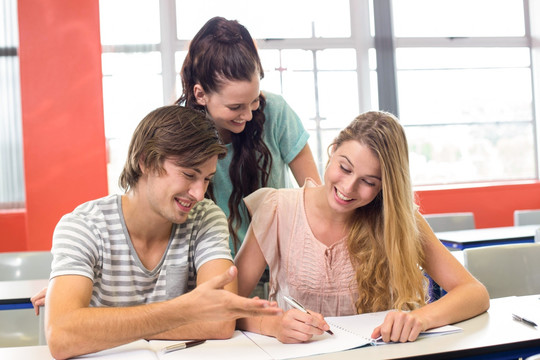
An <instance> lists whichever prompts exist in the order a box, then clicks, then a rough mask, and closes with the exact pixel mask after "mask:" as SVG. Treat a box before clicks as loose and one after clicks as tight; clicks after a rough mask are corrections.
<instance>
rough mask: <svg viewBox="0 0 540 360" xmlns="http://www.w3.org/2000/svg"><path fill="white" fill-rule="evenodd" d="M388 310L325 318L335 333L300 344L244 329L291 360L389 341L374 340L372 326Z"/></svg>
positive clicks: (449, 329) (447, 329)
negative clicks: (285, 341)
mask: <svg viewBox="0 0 540 360" xmlns="http://www.w3.org/2000/svg"><path fill="white" fill-rule="evenodd" d="M387 313H388V311H382V312H376V313H368V314H359V315H351V316H337V317H326V318H325V320H326V322H327V323H328V325H330V330H332V332H333V333H334V335H329V334H327V333H323V334H322V335H319V336H314V337H313V338H312V339H311V340H310V341H309V342H305V343H300V344H282V343H281V342H279V341H278V340H277V339H275V338H272V337H268V336H263V335H260V334H254V333H250V332H245V335H246V336H247V337H249V338H250V339H251V340H253V342H254V343H256V344H257V345H258V346H259V347H260V348H261V349H262V350H264V351H265V352H266V353H267V354H268V356H269V358H270V359H290V358H295V357H303V356H310V355H317V354H326V353H331V352H337V351H344V350H349V349H353V348H357V347H361V346H368V345H383V344H387V343H385V342H383V341H382V340H380V339H375V340H374V339H371V333H372V332H373V329H375V328H376V327H377V326H379V325H380V324H382V322H383V321H384V318H385V316H386V314H387ZM460 331H462V329H461V328H459V327H457V326H453V325H446V326H442V327H438V328H434V329H430V330H427V331H425V332H423V333H421V334H420V336H419V338H421V337H426V336H435V335H443V334H451V333H455V332H460Z"/></svg>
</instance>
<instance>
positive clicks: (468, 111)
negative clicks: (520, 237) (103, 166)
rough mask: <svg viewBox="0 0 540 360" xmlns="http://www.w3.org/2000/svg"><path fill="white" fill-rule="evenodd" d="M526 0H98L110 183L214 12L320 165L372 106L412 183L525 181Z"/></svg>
mask: <svg viewBox="0 0 540 360" xmlns="http://www.w3.org/2000/svg"><path fill="white" fill-rule="evenodd" d="M527 4H528V1H525V0H524V1H523V2H522V1H516V0H452V1H448V0H435V1H434V0H399V1H391V0H376V1H373V0H372V1H366V0H335V1H332V2H328V1H323V0H296V1H286V0H276V1H273V2H271V3H264V4H263V3H260V2H253V1H249V0H231V1H226V2H224V1H220V0H205V1H199V2H196V1H195V2H194V1H185V0H161V1H160V2H159V3H158V2H147V1H143V0H114V1H112V0H101V1H100V13H101V33H102V45H103V73H104V81H103V86H104V105H105V121H106V136H107V139H108V143H109V148H110V164H109V184H110V186H109V187H110V191H111V192H117V191H118V190H117V187H116V183H117V179H118V175H119V173H120V171H121V169H122V167H123V162H124V160H125V152H126V151H127V147H128V144H129V140H130V138H131V134H132V132H133V130H134V127H135V125H136V124H137V123H138V122H139V121H140V120H141V119H142V117H143V116H144V115H146V114H147V113H148V112H149V111H150V110H152V109H154V108H156V107H158V106H161V105H164V104H170V103H172V102H173V101H174V100H175V99H176V98H177V97H178V95H179V87H180V86H181V84H180V82H179V75H178V74H179V71H180V67H181V64H182V61H183V59H184V57H185V54H186V49H187V46H188V44H189V40H190V39H191V38H192V37H193V36H194V35H195V33H196V32H197V31H198V30H199V29H200V27H201V26H202V25H203V24H204V23H205V22H206V21H207V20H208V19H209V18H211V17H213V16H216V15H219V16H224V17H226V18H229V19H237V20H238V21H239V22H240V23H242V24H243V25H245V26H246V27H247V28H248V30H249V31H250V33H251V34H252V36H253V37H254V38H255V39H256V40H257V44H258V47H259V50H260V55H261V59H262V63H263V66H264V69H265V78H264V79H263V82H262V84H261V88H262V89H263V90H266V91H271V92H275V93H281V94H283V96H284V97H285V99H286V100H287V102H288V103H289V104H290V105H291V106H292V107H293V109H294V110H295V111H296V112H297V113H298V114H299V116H300V117H301V119H302V121H303V123H304V126H305V127H306V129H307V130H308V131H309V132H310V134H311V137H310V146H311V148H312V150H313V152H314V154H315V157H316V162H317V164H318V166H319V169H320V170H321V171H322V169H324V164H325V163H326V149H327V146H328V144H329V143H330V142H331V140H332V139H333V138H334V136H335V135H336V134H337V132H338V131H339V129H341V128H343V127H344V126H345V125H346V124H348V123H349V122H350V121H351V120H352V119H353V118H354V117H355V116H356V115H358V114H359V113H360V112H364V111H367V110H371V109H378V108H379V106H380V107H381V108H382V109H383V110H390V111H393V112H395V113H396V114H397V115H398V116H399V117H400V119H401V121H402V124H403V125H404V127H405V130H406V132H407V136H408V140H409V147H410V158H411V173H412V176H413V183H414V184H415V185H428V184H448V183H470V182H489V181H509V180H523V179H536V178H538V175H537V174H538V170H537V150H536V146H537V145H536V143H537V142H536V136H537V135H536V125H535V113H534V101H533V99H534V91H533V86H532V83H533V81H532V79H533V77H532V73H533V70H534V61H531V58H532V55H531V45H530V44H531V35H530V29H529V26H530V24H529V23H530V22H531V21H532V20H533V16H531V15H530V14H529V10H528V8H527V6H528V5H527ZM127 7H129V8H130V13H129V15H127V14H126V12H125V9H126V8H127ZM485 9H489V11H486V10H485ZM527 19H530V20H527ZM141 24H144V26H141ZM385 37H389V38H390V39H391V40H392V41H390V42H388V41H386V40H387V39H386V38H385ZM381 39H382V40H381ZM379 104H380V105H379Z"/></svg>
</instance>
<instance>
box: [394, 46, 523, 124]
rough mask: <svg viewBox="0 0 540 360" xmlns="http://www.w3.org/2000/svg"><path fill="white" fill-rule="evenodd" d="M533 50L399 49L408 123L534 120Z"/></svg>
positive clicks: (402, 97) (401, 100) (403, 106)
mask: <svg viewBox="0 0 540 360" xmlns="http://www.w3.org/2000/svg"><path fill="white" fill-rule="evenodd" d="M529 59H530V57H529V50H528V49H523V48H512V49H502V48H501V49H497V48H496V49H484V48H470V49H463V48H452V49H444V48H429V49H421V48H410V49H398V50H397V52H396V63H397V68H398V94H399V95H398V96H399V108H400V118H401V120H402V122H403V123H404V124H434V123H438V124H441V123H454V124H455V123H476V122H496V121H532V116H533V115H532V111H533V109H532V87H531V71H530V68H529V65H530V60H529Z"/></svg>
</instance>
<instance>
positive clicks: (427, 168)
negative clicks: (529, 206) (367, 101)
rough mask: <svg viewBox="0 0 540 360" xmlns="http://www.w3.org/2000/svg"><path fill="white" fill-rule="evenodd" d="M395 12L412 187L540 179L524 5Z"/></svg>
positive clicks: (416, 6)
mask: <svg viewBox="0 0 540 360" xmlns="http://www.w3.org/2000/svg"><path fill="white" fill-rule="evenodd" d="M392 5H393V20H394V21H393V25H394V34H395V56H396V61H395V63H396V70H395V71H396V74H397V94H398V103H399V114H400V119H401V121H402V124H403V125H404V126H405V128H406V132H407V136H408V140H409V148H410V156H411V173H412V176H413V182H414V184H417V185H420V184H441V183H471V182H488V181H499V180H500V181H508V180H524V179H534V178H536V177H537V175H536V174H537V167H536V160H535V159H536V148H535V140H534V139H535V135H534V124H535V120H534V112H533V110H534V106H533V88H532V81H531V78H532V67H531V49H530V47H529V46H528V44H529V43H530V42H529V39H528V37H527V36H526V34H529V33H530V32H529V30H528V29H527V28H526V24H527V22H526V21H525V19H526V17H525V8H524V2H520V1H515V0H497V1H490V0H474V1H466V0H459V1H456V0H452V1H446V0H445V1H443V0H438V1H429V0H407V1H403V0H400V1H393V3H392ZM486 9H489V11H486Z"/></svg>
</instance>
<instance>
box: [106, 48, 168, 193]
mask: <svg viewBox="0 0 540 360" xmlns="http://www.w3.org/2000/svg"><path fill="white" fill-rule="evenodd" d="M102 64H103V65H102V67H103V99H104V101H103V107H104V117H105V136H106V137H107V145H108V153H109V163H108V180H109V192H110V193H118V192H119V191H120V190H119V188H118V177H119V176H120V173H121V171H122V169H123V167H124V162H125V160H126V156H127V149H128V146H129V142H130V141H131V135H132V134H133V131H134V130H135V127H136V126H137V124H138V123H139V122H140V121H141V120H142V119H143V117H144V116H146V114H148V113H149V112H150V111H152V110H153V109H155V108H157V107H159V106H162V105H163V87H162V77H161V55H160V54H159V53H158V52H150V53H106V54H103V55H102Z"/></svg>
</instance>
